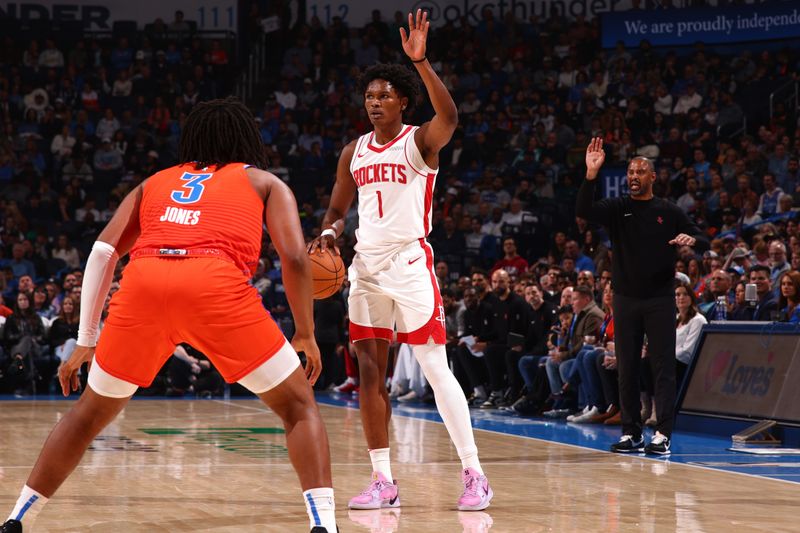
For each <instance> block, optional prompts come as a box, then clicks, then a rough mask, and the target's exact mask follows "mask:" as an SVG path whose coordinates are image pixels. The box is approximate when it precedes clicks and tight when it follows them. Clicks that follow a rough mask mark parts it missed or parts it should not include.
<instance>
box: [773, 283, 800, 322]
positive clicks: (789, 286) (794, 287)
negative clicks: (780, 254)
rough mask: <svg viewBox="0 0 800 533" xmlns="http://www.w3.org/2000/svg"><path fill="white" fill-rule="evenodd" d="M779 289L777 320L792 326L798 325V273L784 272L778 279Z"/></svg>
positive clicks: (799, 295) (799, 289)
mask: <svg viewBox="0 0 800 533" xmlns="http://www.w3.org/2000/svg"><path fill="white" fill-rule="evenodd" d="M779 287H780V291H781V295H780V298H778V310H779V311H780V315H779V319H780V320H781V321H782V322H789V323H792V324H797V323H800V306H798V304H799V303H800V272H796V271H792V272H784V273H783V275H781V277H780V279H779Z"/></svg>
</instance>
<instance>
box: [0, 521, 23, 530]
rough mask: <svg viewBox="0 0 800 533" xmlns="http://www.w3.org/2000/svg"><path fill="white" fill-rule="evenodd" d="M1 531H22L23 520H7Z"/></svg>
mask: <svg viewBox="0 0 800 533" xmlns="http://www.w3.org/2000/svg"><path fill="white" fill-rule="evenodd" d="M0 533H22V522H20V521H19V520H6V523H5V524H3V525H2V526H0Z"/></svg>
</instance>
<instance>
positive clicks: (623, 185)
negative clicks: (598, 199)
mask: <svg viewBox="0 0 800 533" xmlns="http://www.w3.org/2000/svg"><path fill="white" fill-rule="evenodd" d="M627 175H628V168H627V167H609V168H603V169H601V170H600V175H599V176H598V179H599V180H600V194H601V195H602V196H603V198H616V197H618V196H623V195H625V194H628V182H627V180H626V176H627Z"/></svg>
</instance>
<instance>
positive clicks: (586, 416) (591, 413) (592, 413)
mask: <svg viewBox="0 0 800 533" xmlns="http://www.w3.org/2000/svg"><path fill="white" fill-rule="evenodd" d="M599 414H600V409H598V408H597V407H595V406H592V408H591V409H589V410H588V411H586V412H585V413H583V414H582V415H580V416H576V417H575V418H573V419H572V421H573V422H574V423H575V424H586V423H587V422H589V421H590V420H591V419H592V418H594V417H596V416H597V415H599Z"/></svg>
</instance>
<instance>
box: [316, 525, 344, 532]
mask: <svg viewBox="0 0 800 533" xmlns="http://www.w3.org/2000/svg"><path fill="white" fill-rule="evenodd" d="M311 533H329V532H328V529H327V528H324V527H322V526H314V527H313V528H312V529H311ZM336 533H339V526H336Z"/></svg>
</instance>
